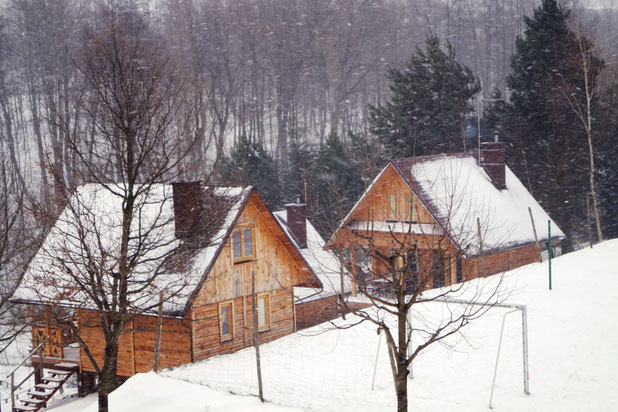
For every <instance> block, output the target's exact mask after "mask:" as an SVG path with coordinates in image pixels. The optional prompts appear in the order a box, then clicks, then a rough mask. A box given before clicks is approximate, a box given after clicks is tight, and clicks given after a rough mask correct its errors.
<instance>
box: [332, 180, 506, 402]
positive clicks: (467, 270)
mask: <svg viewBox="0 0 618 412" xmlns="http://www.w3.org/2000/svg"><path fill="white" fill-rule="evenodd" d="M441 179H444V180H446V182H443V183H439V184H444V188H448V189H449V190H450V191H451V192H450V193H451V195H447V196H444V197H443V198H444V199H448V202H447V203H448V204H444V205H442V207H441V209H442V211H443V212H444V213H443V216H441V218H440V224H438V222H436V221H433V222H432V218H430V217H429V216H428V215H427V214H426V212H422V211H420V208H421V207H422V206H421V203H420V202H419V201H418V200H414V196H412V197H408V196H409V195H407V194H406V193H404V192H397V197H398V199H399V200H398V201H397V203H396V204H393V203H390V202H389V206H388V207H389V208H390V209H391V210H389V211H388V212H387V213H388V219H387V220H385V221H383V220H382V219H381V218H380V215H381V214H383V212H384V210H382V211H380V209H381V208H382V207H383V204H384V202H382V196H377V197H373V196H370V195H367V196H368V197H366V198H365V201H366V202H368V203H366V204H365V205H364V206H361V208H360V212H359V213H360V215H358V216H356V215H355V216H356V217H355V218H353V219H352V220H351V221H350V223H349V224H348V225H346V226H344V227H340V228H339V230H338V231H337V232H336V233H335V234H334V235H333V238H332V239H331V240H330V241H329V245H330V247H331V248H332V249H334V251H335V253H336V255H337V256H338V257H339V258H340V259H341V264H342V265H343V266H344V267H345V273H347V274H349V275H350V276H351V277H352V279H351V282H352V284H353V286H352V288H353V290H354V288H356V292H357V294H358V296H359V297H360V300H359V298H356V299H351V298H350V297H349V296H343V295H340V299H341V300H342V301H343V302H344V303H343V304H344V306H345V307H346V309H347V310H348V311H350V312H352V313H353V314H355V315H356V316H358V319H359V321H358V322H352V323H348V324H346V325H345V326H343V327H344V328H348V327H353V326H355V325H357V324H358V323H361V322H371V323H373V324H375V325H376V326H377V328H378V333H384V334H385V337H386V342H387V345H388V354H389V360H390V365H391V370H392V375H393V382H394V388H395V393H396V397H397V410H398V411H400V412H405V411H408V392H407V382H408V375H409V373H410V369H411V365H412V363H413V361H414V359H415V358H416V357H417V356H418V355H419V354H420V353H421V352H423V351H424V350H425V349H426V348H428V347H430V346H431V345H434V344H436V343H442V344H447V343H446V342H445V339H446V338H448V337H450V336H453V335H460V336H463V334H464V333H465V332H464V327H465V326H466V325H468V324H469V323H470V322H471V321H473V320H475V319H477V318H479V317H480V316H482V315H483V314H485V313H486V312H487V311H488V310H489V309H490V308H492V307H493V306H494V305H495V304H497V303H500V302H502V301H503V300H504V299H505V298H506V296H507V291H506V290H504V289H503V287H502V276H501V275H498V276H495V277H492V278H483V279H479V280H477V281H476V282H465V280H467V279H471V278H473V277H483V276H484V275H485V274H486V273H487V272H486V268H485V261H484V257H483V243H484V241H487V240H486V239H488V238H490V237H491V238H493V240H492V245H491V247H492V248H496V247H498V248H499V247H500V246H499V243H500V241H497V239H496V237H495V236H496V233H493V234H492V235H491V236H490V233H492V232H494V231H493V230H492V229H491V228H490V221H491V219H490V215H491V212H490V211H489V209H488V205H485V204H480V203H476V202H475V201H471V200H470V198H469V197H467V196H466V195H464V193H465V192H466V191H467V190H469V188H467V187H466V188H464V189H463V191H462V189H461V186H465V185H467V184H468V183H467V182H466V181H465V179H464V178H463V177H462V176H459V175H455V177H452V176H450V177H448V176H447V177H445V176H443V175H441V176H436V177H435V180H436V182H439V181H440V180H441ZM457 186H459V187H460V189H459V190H458V189H457ZM403 198H405V199H406V201H405V202H402V201H401V199H403ZM374 201H375V204H374V203H373V202H374ZM408 202H409V203H408ZM359 216H364V217H362V218H359ZM357 218H358V219H357ZM365 219H366V220H365ZM471 256H473V258H472V259H469V258H470V257H471ZM464 257H466V258H468V259H469V260H467V261H465V260H464V259H463V258H464ZM466 276H468V277H467V278H466ZM363 301H364V302H365V303H366V304H365V305H364V306H360V307H359V303H362V302H363ZM432 302H440V303H443V304H444V308H445V309H444V310H443V314H442V316H441V317H440V318H431V317H429V316H427V313H426V311H424V310H422V309H419V308H421V307H422V306H421V305H423V304H428V303H432ZM449 302H450V303H449ZM337 327H342V326H337Z"/></svg>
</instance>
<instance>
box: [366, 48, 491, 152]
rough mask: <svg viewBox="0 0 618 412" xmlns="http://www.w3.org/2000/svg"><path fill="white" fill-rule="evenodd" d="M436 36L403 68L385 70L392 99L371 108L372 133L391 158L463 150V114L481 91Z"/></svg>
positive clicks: (473, 78)
mask: <svg viewBox="0 0 618 412" xmlns="http://www.w3.org/2000/svg"><path fill="white" fill-rule="evenodd" d="M445 46H446V50H443V49H442V47H441V44H440V39H439V38H438V37H437V36H432V37H428V38H427V40H426V44H425V50H422V49H420V48H417V49H416V53H414V54H413V55H412V56H411V58H410V61H409V62H408V64H407V65H406V67H405V69H404V70H398V69H395V68H389V69H388V73H387V77H388V79H389V81H390V90H391V93H392V96H391V100H390V101H389V102H387V103H386V104H385V105H379V106H371V107H370V124H371V131H372V132H373V133H374V134H375V135H376V136H378V137H380V138H381V140H382V141H383V142H384V143H385V145H386V146H387V148H388V151H389V155H390V156H393V157H405V156H419V155H426V154H432V153H439V152H447V153H448V152H455V151H461V150H463V149H464V148H465V147H464V146H465V133H464V116H465V114H466V113H467V112H469V111H470V110H471V109H472V108H471V106H470V104H469V101H470V99H472V98H473V97H474V96H475V95H476V94H477V93H478V92H479V91H480V90H481V88H480V84H479V81H478V79H476V77H474V75H473V74H472V71H471V70H470V69H469V68H468V67H466V66H464V65H462V64H459V63H458V62H457V60H456V59H455V51H454V49H453V47H452V46H451V45H450V43H449V42H448V41H446V43H445Z"/></svg>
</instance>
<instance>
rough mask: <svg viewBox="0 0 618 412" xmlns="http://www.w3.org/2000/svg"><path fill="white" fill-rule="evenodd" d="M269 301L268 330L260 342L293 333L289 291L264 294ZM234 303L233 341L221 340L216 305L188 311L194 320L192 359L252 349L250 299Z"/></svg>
mask: <svg viewBox="0 0 618 412" xmlns="http://www.w3.org/2000/svg"><path fill="white" fill-rule="evenodd" d="M267 294H268V296H269V299H270V325H271V328H270V329H269V330H265V331H262V332H260V333H259V339H260V343H265V342H269V341H271V340H274V339H277V338H280V337H282V336H285V335H289V334H290V333H293V332H294V313H293V304H294V298H293V294H292V288H291V287H289V288H284V289H278V290H274V291H271V292H268V293H267ZM232 302H233V312H234V324H233V325H232V326H233V338H232V339H229V340H226V341H221V337H220V334H219V305H218V303H213V304H208V305H202V306H196V305H194V306H193V308H192V310H191V316H192V320H193V356H194V360H196V361H197V360H202V359H206V358H208V357H211V356H214V355H219V354H222V353H231V352H235V351H237V350H240V349H243V348H246V347H249V346H253V312H252V310H253V309H252V305H251V296H244V297H239V298H235V299H233V300H232Z"/></svg>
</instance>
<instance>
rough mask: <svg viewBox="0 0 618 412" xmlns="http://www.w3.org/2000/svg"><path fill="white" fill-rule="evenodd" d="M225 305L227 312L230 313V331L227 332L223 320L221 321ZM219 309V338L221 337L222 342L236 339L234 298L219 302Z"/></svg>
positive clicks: (228, 320)
mask: <svg viewBox="0 0 618 412" xmlns="http://www.w3.org/2000/svg"><path fill="white" fill-rule="evenodd" d="M224 307H227V308H228V310H227V314H228V319H227V322H228V333H227V334H225V335H224V334H223V322H222V321H221V318H222V316H221V314H222V309H223V308H224ZM218 311H219V316H218V319H219V338H220V339H221V342H226V341H229V340H233V339H234V301H233V300H228V301H225V302H219V305H218Z"/></svg>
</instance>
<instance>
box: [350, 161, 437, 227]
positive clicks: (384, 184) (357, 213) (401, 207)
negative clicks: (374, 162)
mask: <svg viewBox="0 0 618 412" xmlns="http://www.w3.org/2000/svg"><path fill="white" fill-rule="evenodd" d="M410 193H411V190H410V187H409V186H408V184H407V183H406V182H405V181H404V180H403V178H402V177H401V176H400V175H399V173H397V171H396V170H395V168H394V167H393V165H391V164H389V165H388V167H387V168H386V170H385V171H384V173H382V176H381V177H380V180H379V181H377V182H376V184H375V185H374V186H373V187H372V188H371V190H370V191H369V192H368V193H367V195H366V196H365V198H364V199H363V201H362V202H361V204H359V205H358V207H357V208H356V210H354V212H352V216H351V219H352V220H363V221H371V220H373V221H379V222H384V221H386V220H389V219H392V217H390V216H389V210H390V205H389V197H390V196H389V195H390V194H395V195H397V217H396V220H400V221H406V220H410V216H409V212H408V196H409V195H410ZM414 207H415V208H416V210H417V213H418V222H423V223H435V220H434V219H433V217H432V216H431V214H430V213H429V211H427V209H425V207H424V206H423V205H422V203H421V202H420V200H419V199H418V198H417V197H416V196H414Z"/></svg>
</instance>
